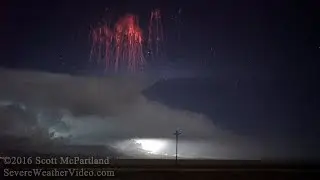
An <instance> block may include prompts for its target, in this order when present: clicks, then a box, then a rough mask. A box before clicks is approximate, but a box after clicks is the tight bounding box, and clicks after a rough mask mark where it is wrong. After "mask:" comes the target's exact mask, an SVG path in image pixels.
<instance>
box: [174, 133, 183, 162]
mask: <svg viewBox="0 0 320 180" xmlns="http://www.w3.org/2000/svg"><path fill="white" fill-rule="evenodd" d="M180 134H181V130H176V132H175V133H174V135H175V136H176V164H178V139H179V138H178V137H179V135H180Z"/></svg>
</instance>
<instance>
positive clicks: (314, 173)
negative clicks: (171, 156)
mask: <svg viewBox="0 0 320 180" xmlns="http://www.w3.org/2000/svg"><path fill="white" fill-rule="evenodd" d="M2 156H3V158H2V161H1V167H2V168H1V171H2V172H1V173H2V174H1V176H2V177H1V178H0V179H3V177H4V176H5V178H7V177H8V176H19V177H20V176H29V174H28V173H26V172H29V171H32V172H33V174H31V175H30V176H33V177H35V176H37V177H38V178H44V176H50V177H54V178H55V179H63V178H66V177H79V178H81V177H82V178H83V177H87V178H92V177H100V178H103V179H123V180H125V179H139V180H140V179H146V180H149V179H151V180H158V179H159V180H160V179H192V180H197V179H281V180H283V179H319V177H320V168H319V167H320V166H318V163H317V162H304V161H284V160H283V161H271V160H265V161H231V160H179V161H178V164H176V161H175V160H163V159H162V160H161V159H158V160H156V159H153V160H146V159H115V158H110V159H109V164H104V165H92V164H86V165H84V164H79V163H78V164H61V163H62V162H61V161H60V160H59V159H60V158H61V157H67V156H64V155H52V154H51V155H50V154H46V155H44V154H22V153H20V154H17V153H2ZM18 157H19V158H20V163H19V161H18V159H19V158H18ZM68 157H71V158H74V157H80V156H68ZM9 158H10V162H11V164H9V163H8V159H9ZM36 158H41V159H50V158H57V159H58V161H57V163H56V164H55V163H51V164H50V163H48V164H46V165H39V164H37V161H36ZM80 158H81V159H85V158H91V157H88V156H81V157H80ZM94 158H95V159H99V158H105V157H97V156H96V157H94ZM21 159H22V160H21ZM28 159H31V160H29V161H28ZM14 161H15V163H16V164H13V162H14ZM35 170H36V171H35ZM21 171H22V173H21ZM62 171H63V172H66V173H65V174H61V172H62ZM35 172H41V175H39V174H38V175H36V174H35ZM43 172H45V174H43ZM71 172H74V174H73V175H71ZM16 173H18V174H16Z"/></svg>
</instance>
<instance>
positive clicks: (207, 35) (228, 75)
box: [0, 0, 320, 136]
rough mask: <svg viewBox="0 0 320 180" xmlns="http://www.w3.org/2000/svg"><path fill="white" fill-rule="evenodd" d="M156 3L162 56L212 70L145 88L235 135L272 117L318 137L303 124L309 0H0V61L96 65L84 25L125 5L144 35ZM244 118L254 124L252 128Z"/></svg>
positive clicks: (311, 29)
mask: <svg viewBox="0 0 320 180" xmlns="http://www.w3.org/2000/svg"><path fill="white" fill-rule="evenodd" d="M154 8H160V9H161V11H162V13H163V27H164V33H165V36H166V42H165V48H166V52H167V58H166V59H164V60H163V61H164V62H165V63H168V64H170V63H172V64H175V65H176V67H179V66H181V67H185V66H187V69H190V71H191V70H192V69H194V68H195V67H198V66H203V68H204V69H206V70H208V69H209V71H210V72H211V74H212V75H211V77H210V78H209V79H206V80H203V79H202V80H197V77H194V79H191V80H190V79H189V80H184V81H179V82H174V80H172V81H170V82H167V83H164V82H162V84H161V83H157V84H156V85H155V86H154V87H153V90H152V88H151V90H150V91H148V92H146V94H147V96H149V97H150V98H151V99H156V100H157V101H161V102H164V103H166V104H168V105H170V106H173V107H176V108H182V109H189V110H192V111H197V112H201V113H205V114H206V115H208V116H209V117H211V118H213V119H219V121H217V122H216V123H218V124H222V126H226V127H228V128H233V129H236V130H238V131H239V132H241V133H259V132H261V131H263V130H265V131H268V132H269V133H270V132H271V130H270V129H272V128H274V127H272V126H271V124H274V122H278V125H279V127H280V128H279V129H281V128H287V127H288V126H289V127H292V128H287V129H289V130H288V131H290V132H289V134H290V135H292V134H295V135H297V136H300V135H302V134H305V133H309V135H308V136H314V135H315V131H316V130H315V129H310V128H312V127H313V128H315V127H317V124H318V122H316V121H315V120H316V119H319V114H317V113H316V112H317V110H318V105H319V100H320V99H319V95H318V92H319V88H318V87H319V86H318V85H317V84H318V82H317V80H318V78H317V77H318V76H317V70H318V64H319V60H320V35H319V32H320V25H319V24H320V16H319V14H317V13H319V12H320V9H319V8H320V3H319V1H316V0H314V1H289V0H288V1H287V0H283V1H275V0H271V1H270V0H269V1H256V0H244V1H238V0H223V1H222V0H221V1H220V0H219V1H216V0H211V1H209V0H208V1H204V0H199V1H190V2H189V1H186V0H184V1H178V0H175V1H168V2H164V1H146V0H145V1H139V0H136V1H132V0H128V1H113V2H112V1H107V0H90V1H86V0H83V1H60V0H58V1H51V2H47V1H6V0H5V1H1V15H0V22H1V38H0V41H1V44H0V45H1V48H0V52H1V54H0V66H1V67H8V68H20V69H21V68H22V69H34V70H41V71H49V72H60V73H74V72H83V71H90V72H91V71H94V70H96V69H97V71H99V70H101V69H99V68H97V67H95V66H94V65H92V63H90V62H89V51H90V41H89V30H90V27H91V26H93V25H95V24H97V23H99V22H101V21H102V20H103V19H105V18H106V17H109V18H110V19H111V20H112V21H115V20H116V19H118V18H119V17H121V16H123V15H125V14H126V13H132V14H136V15H138V16H139V18H140V26H141V27H142V29H143V30H144V33H146V30H147V26H148V18H149V13H150V11H151V10H152V9H154ZM178 32H179V33H180V34H181V39H180V40H179V39H178V36H177V33H178ZM203 62H205V65H204V63H203ZM186 64H187V65H186ZM172 71H174V70H172ZM170 83H171V84H170ZM195 87H197V88H195ZM280 109H281V110H280ZM230 110H231V112H232V113H230ZM257 118H259V119H261V122H256V119H257ZM234 119H238V120H237V121H236V120H234ZM280 119H281V120H280ZM268 122H271V123H270V124H268ZM242 126H243V127H247V128H248V127H249V129H250V127H256V128H257V129H255V131H254V132H253V131H252V132H251V131H250V130H248V129H247V130H244V129H243V127H242ZM252 129H254V128H251V130H252ZM249 131H250V132H249ZM274 131H281V130H277V127H276V128H274ZM271 133H272V132H271Z"/></svg>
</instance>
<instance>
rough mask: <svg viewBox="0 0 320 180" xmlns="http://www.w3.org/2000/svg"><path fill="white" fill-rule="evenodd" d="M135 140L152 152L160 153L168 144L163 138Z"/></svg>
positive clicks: (144, 148)
mask: <svg viewBox="0 0 320 180" xmlns="http://www.w3.org/2000/svg"><path fill="white" fill-rule="evenodd" d="M134 141H135V143H136V144H139V145H141V148H142V149H143V150H145V151H147V152H149V153H151V154H158V153H160V152H161V151H162V150H163V149H164V148H166V146H167V143H166V141H165V140H161V139H135V140H134Z"/></svg>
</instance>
